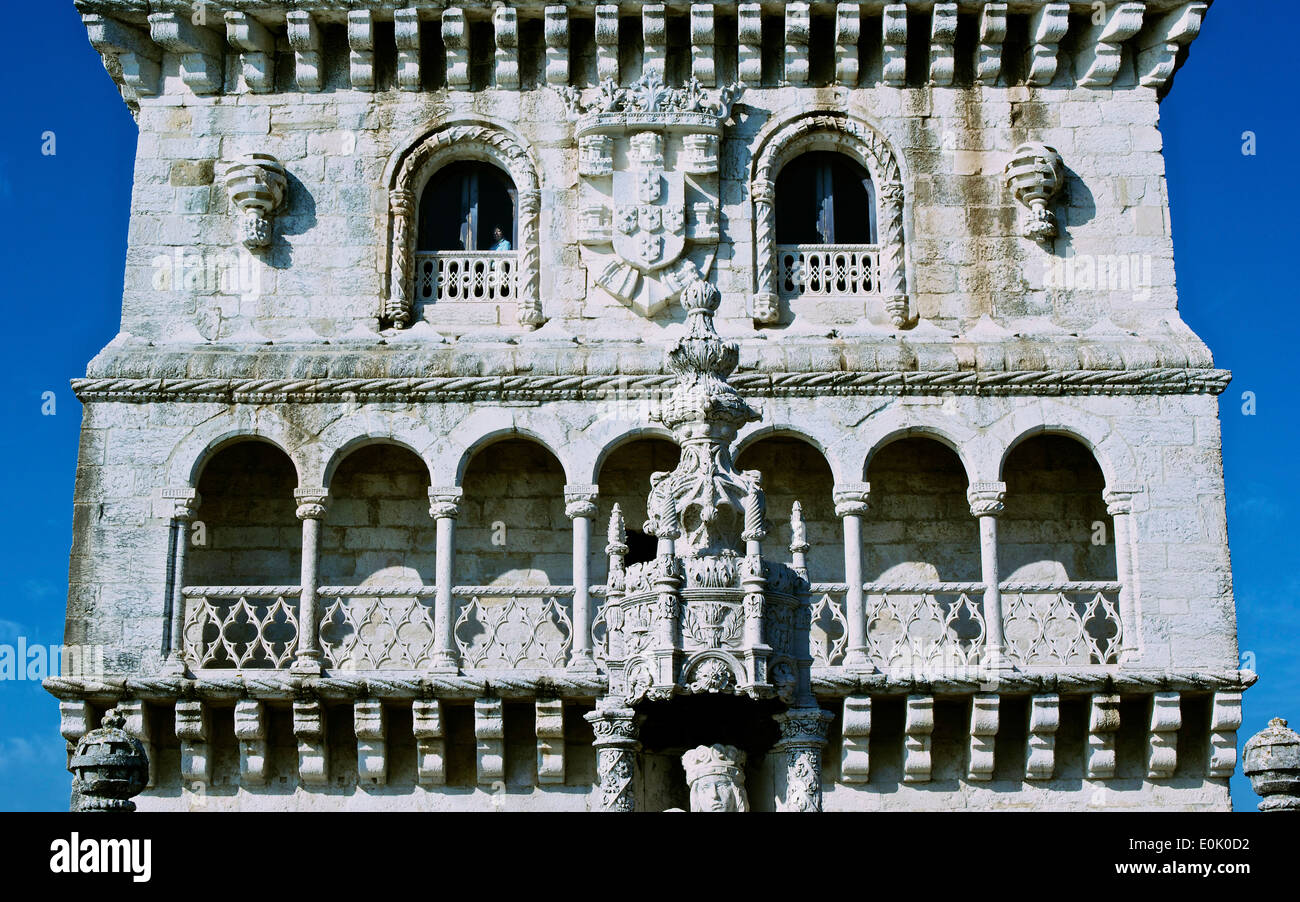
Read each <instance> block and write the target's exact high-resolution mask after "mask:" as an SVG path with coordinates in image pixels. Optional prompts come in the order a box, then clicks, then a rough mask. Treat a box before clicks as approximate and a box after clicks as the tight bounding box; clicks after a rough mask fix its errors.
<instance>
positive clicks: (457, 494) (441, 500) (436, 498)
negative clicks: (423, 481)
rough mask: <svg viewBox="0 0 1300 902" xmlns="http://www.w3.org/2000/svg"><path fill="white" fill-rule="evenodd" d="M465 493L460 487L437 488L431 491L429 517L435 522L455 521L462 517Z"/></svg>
mask: <svg viewBox="0 0 1300 902" xmlns="http://www.w3.org/2000/svg"><path fill="white" fill-rule="evenodd" d="M464 497H465V491H464V489H462V488H461V487H460V486H458V485H446V486H435V487H433V488H431V489H429V516H430V517H433V518H434V519H435V520H442V519H444V518H445V519H451V520H454V519H456V517H458V516H459V515H460V502H461V499H462V498H464Z"/></svg>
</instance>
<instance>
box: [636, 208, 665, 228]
mask: <svg viewBox="0 0 1300 902" xmlns="http://www.w3.org/2000/svg"><path fill="white" fill-rule="evenodd" d="M663 209H664V208H663V207H655V206H651V205H650V204H642V205H641V206H640V207H639V208H637V225H639V226H640V227H641V231H643V232H657V231H659V230H660V229H661V228H663V216H662V214H663Z"/></svg>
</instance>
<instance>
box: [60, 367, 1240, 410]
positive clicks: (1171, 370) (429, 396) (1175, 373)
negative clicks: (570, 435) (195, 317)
mask: <svg viewBox="0 0 1300 902" xmlns="http://www.w3.org/2000/svg"><path fill="white" fill-rule="evenodd" d="M1231 378H1232V376H1231V374H1230V373H1229V372H1228V371H1226V370H1217V369H1208V368H1207V369H1186V368H1175V367H1160V368H1154V369H1141V370H1020V371H997V372H988V371H968V370H967V371H960V372H954V371H948V370H940V371H925V370H918V371H914V372H905V371H897V370H896V371H857V372H846V371H841V372H830V373H742V374H738V375H736V376H733V377H732V379H731V382H732V384H733V385H734V386H735V387H736V388H737V389H738V390H739V391H740V393H741V394H742V395H748V396H750V397H768V398H782V397H787V398H797V397H813V396H825V395H840V396H844V395H908V394H938V393H944V392H951V393H953V394H961V395H1052V394H1057V395H1185V394H1214V395H1218V394H1221V393H1222V392H1223V390H1224V389H1225V388H1227V386H1228V382H1229V381H1230V380H1231ZM672 379H673V377H672V376H666V375H662V374H659V373H650V374H636V375H608V376H465V377H455V376H445V377H431V378H395V379H382V378H380V379H175V380H172V379H118V378H110V379H74V380H72V388H73V391H74V392H75V393H76V395H77V398H78V399H79V400H81V401H86V402H89V401H116V402H123V403H131V404H143V403H150V402H156V401H186V402H207V401H218V402H222V403H226V404H231V403H248V404H281V403H304V404H310V403H336V402H339V401H342V400H344V398H345V397H346V396H351V397H355V398H356V400H359V401H411V402H416V401H432V402H439V401H441V402H456V401H570V400H571V401H585V400H602V399H604V398H606V397H607V396H608V393H609V392H611V391H617V392H620V393H623V394H625V395H627V396H628V397H636V396H637V395H638V394H645V395H647V396H652V395H654V394H655V393H657V392H660V391H662V390H664V389H665V388H666V387H667V386H668V385H670V384H671V382H672Z"/></svg>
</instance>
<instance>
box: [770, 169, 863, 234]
mask: <svg viewBox="0 0 1300 902" xmlns="http://www.w3.org/2000/svg"><path fill="white" fill-rule="evenodd" d="M776 241H777V244H875V243H876V197H875V190H874V189H873V188H872V185H871V176H870V175H868V174H867V170H866V169H865V168H864V167H863V166H862V165H861V164H860V163H858V162H857V161H856V160H853V159H851V158H850V157H847V156H845V155H844V154H840V153H834V152H831V151H811V152H809V153H805V154H803V155H801V156H799V157H797V158H796V159H794V160H791V161H790V162H789V163H787V164H786V165H785V167H784V168H783V169H782V170H781V173H780V175H778V176H777V180H776Z"/></svg>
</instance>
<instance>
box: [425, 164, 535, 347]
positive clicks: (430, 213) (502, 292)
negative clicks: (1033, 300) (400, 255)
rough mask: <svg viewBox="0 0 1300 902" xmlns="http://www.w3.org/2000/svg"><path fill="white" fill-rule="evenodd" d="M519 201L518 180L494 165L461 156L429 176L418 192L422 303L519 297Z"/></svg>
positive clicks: (503, 299) (500, 300) (482, 300)
mask: <svg viewBox="0 0 1300 902" xmlns="http://www.w3.org/2000/svg"><path fill="white" fill-rule="evenodd" d="M517 200H518V193H517V192H516V191H515V183H514V182H513V181H511V179H510V176H508V175H506V173H505V172H503V171H502V170H500V169H498V168H497V167H496V166H494V165H492V164H491V163H484V162H481V161H478V160H460V161H457V162H454V163H450V164H448V165H447V166H444V167H442V168H441V169H439V170H438V171H437V172H435V173H434V174H433V175H432V176H431V177H430V179H429V182H428V184H427V185H425V188H424V191H423V192H422V193H421V195H420V214H419V222H418V231H417V236H416V254H415V274H416V281H415V288H416V297H417V298H418V299H419V300H420V301H421V302H422V303H425V304H431V303H446V302H470V303H473V302H484V303H491V304H495V303H499V302H503V301H504V302H510V301H513V300H515V299H516V298H517V297H518V294H519V282H518V280H519V266H518V254H517V253H515V248H516V247H518V244H519V238H518V230H517V228H516V225H515V223H516V222H517V219H518V217H517V216H516V215H515V211H516V210H517V209H518V207H517ZM441 319H442V320H443V321H444V322H451V320H449V319H447V318H446V317H442V318H441Z"/></svg>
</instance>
